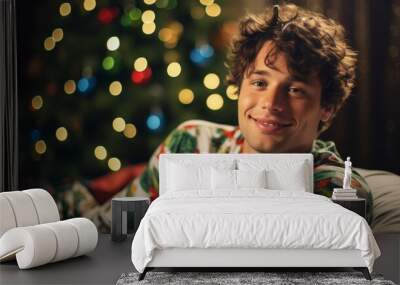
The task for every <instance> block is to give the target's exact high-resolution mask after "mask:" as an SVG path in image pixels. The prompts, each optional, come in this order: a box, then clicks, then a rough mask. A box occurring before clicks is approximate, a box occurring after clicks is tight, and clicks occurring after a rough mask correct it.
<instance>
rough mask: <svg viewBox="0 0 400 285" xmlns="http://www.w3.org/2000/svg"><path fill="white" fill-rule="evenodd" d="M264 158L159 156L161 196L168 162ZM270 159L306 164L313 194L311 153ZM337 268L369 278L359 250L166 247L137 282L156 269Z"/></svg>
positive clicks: (154, 257) (278, 155) (309, 190)
mask: <svg viewBox="0 0 400 285" xmlns="http://www.w3.org/2000/svg"><path fill="white" fill-rule="evenodd" d="M222 155H224V159H226V158H227V157H229V159H237V158H240V159H243V158H248V157H249V156H252V158H265V154H250V155H248V154H246V156H243V155H242V154H203V155H201V156H199V155H198V154H168V155H163V154H162V155H161V156H160V172H159V173H160V195H162V194H163V193H165V192H166V190H167V189H165V186H164V185H166V180H167V179H168V177H167V175H166V173H167V171H166V167H167V160H169V159H172V160H174V159H189V158H190V159H193V160H199V159H201V160H218V159H221V158H222ZM268 156H270V158H272V159H282V158H283V159H291V160H293V159H295V160H303V161H306V162H307V163H306V165H307V166H306V167H307V170H306V171H307V173H308V174H307V176H308V177H309V179H308V185H307V187H306V189H307V191H308V192H311V193H312V192H313V184H314V183H313V157H312V155H311V154H268ZM282 267H284V268H338V267H341V268H343V267H350V268H354V269H355V270H358V271H361V272H362V273H363V275H364V277H365V278H366V279H367V280H371V275H370V273H369V270H368V268H367V267H366V264H365V261H364V260H363V259H362V257H361V252H360V251H359V250H348V249H346V250H330V249H254V248H243V249H241V248H218V249H217V248H207V249H200V248H168V249H157V250H155V252H154V256H153V259H152V260H151V261H150V262H149V264H148V265H147V267H146V268H145V270H144V271H143V273H141V274H140V275H139V280H143V279H144V277H145V276H146V273H147V272H148V271H150V270H153V269H155V268H232V269H237V270H238V271H246V269H250V268H259V269H261V268H282Z"/></svg>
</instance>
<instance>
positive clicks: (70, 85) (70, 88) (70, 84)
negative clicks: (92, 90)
mask: <svg viewBox="0 0 400 285" xmlns="http://www.w3.org/2000/svg"><path fill="white" fill-rule="evenodd" d="M75 91H76V83H75V81H74V80H67V81H66V82H65V83H64V92H65V93H66V94H68V95H70V94H73V93H74V92H75Z"/></svg>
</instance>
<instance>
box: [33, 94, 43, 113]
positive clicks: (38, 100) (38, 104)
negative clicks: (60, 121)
mask: <svg viewBox="0 0 400 285" xmlns="http://www.w3.org/2000/svg"><path fill="white" fill-rule="evenodd" d="M42 107H43V99H42V96H40V95H37V96H35V97H33V98H32V108H33V109H34V110H39V109H40V108H42Z"/></svg>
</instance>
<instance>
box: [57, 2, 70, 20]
mask: <svg viewBox="0 0 400 285" xmlns="http://www.w3.org/2000/svg"><path fill="white" fill-rule="evenodd" d="M59 12H60V15H61V16H63V17H65V16H68V15H69V14H70V13H71V4H70V3H68V2H65V3H62V4H61V5H60V9H59Z"/></svg>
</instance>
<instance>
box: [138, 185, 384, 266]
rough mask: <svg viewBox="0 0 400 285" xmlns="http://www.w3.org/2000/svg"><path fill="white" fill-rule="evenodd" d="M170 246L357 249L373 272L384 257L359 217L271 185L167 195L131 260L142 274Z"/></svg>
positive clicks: (143, 226)
mask: <svg viewBox="0 0 400 285" xmlns="http://www.w3.org/2000/svg"><path fill="white" fill-rule="evenodd" d="M168 248H199V249H207V248H247V249H250V248H253V249H266V248H269V249H333V250H340V249H345V250H359V251H360V252H361V257H362V258H363V260H364V261H365V265H366V266H367V267H368V268H369V270H370V272H372V267H373V263H374V260H375V258H377V257H378V256H379V255H380V251H379V248H378V246H377V244H376V242H375V239H374V237H373V235H372V232H371V230H370V228H369V226H368V224H367V222H366V221H365V219H363V218H362V217H360V216H359V215H357V214H355V213H353V212H351V211H349V210H347V209H344V208H343V207H341V206H339V205H337V204H334V203H333V202H331V201H330V199H328V198H326V197H324V196H320V195H315V194H312V193H307V192H298V191H297V192H295V191H278V190H274V191H271V190H267V189H248V190H247V191H244V190H243V191H240V192H235V193H234V194H232V195H227V196H222V197H215V196H201V197H200V196H199V195H198V194H197V192H196V191H184V192H178V193H177V192H171V193H165V194H164V195H162V196H160V197H159V198H158V199H156V200H155V201H154V202H153V203H152V204H151V206H150V208H149V209H148V211H147V213H146V215H145V217H144V218H143V219H142V221H141V223H140V226H139V228H138V231H137V232H136V235H135V237H134V240H133V243H132V262H133V264H134V266H135V268H136V269H137V270H138V271H139V272H143V270H144V268H145V267H146V266H147V265H148V264H149V262H150V261H151V260H152V259H153V256H154V251H155V250H156V249H168Z"/></svg>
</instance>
